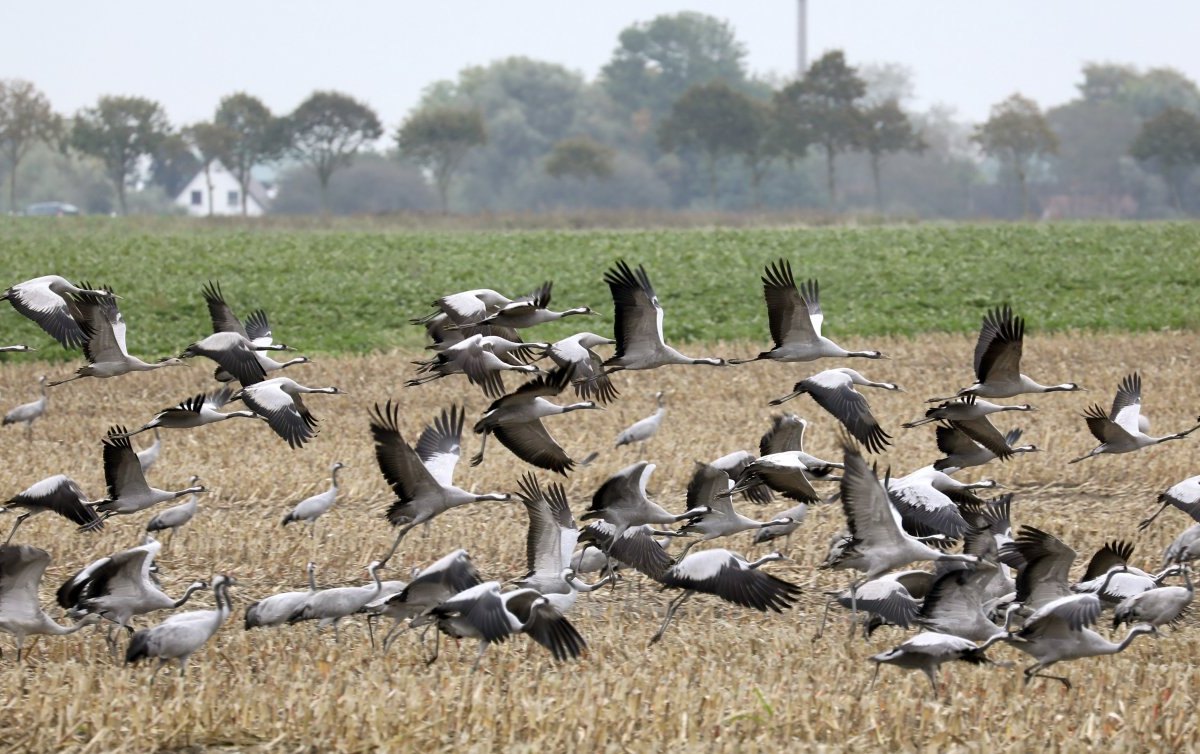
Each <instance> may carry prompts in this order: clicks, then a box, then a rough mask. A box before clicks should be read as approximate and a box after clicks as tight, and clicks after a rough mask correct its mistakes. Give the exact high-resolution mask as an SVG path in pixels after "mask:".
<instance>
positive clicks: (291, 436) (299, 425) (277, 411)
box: [230, 377, 342, 448]
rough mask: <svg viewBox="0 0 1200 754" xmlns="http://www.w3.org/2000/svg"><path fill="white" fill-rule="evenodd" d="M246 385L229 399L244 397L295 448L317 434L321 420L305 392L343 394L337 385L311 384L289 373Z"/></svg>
mask: <svg viewBox="0 0 1200 754" xmlns="http://www.w3.org/2000/svg"><path fill="white" fill-rule="evenodd" d="M242 384H243V386H244V387H242V389H241V390H239V391H237V392H236V393H234V394H233V396H232V397H231V398H230V400H233V401H236V400H241V401H242V402H243V403H245V404H246V405H247V406H249V407H250V409H251V410H252V411H253V412H254V413H256V414H258V415H259V416H261V417H263V418H265V419H266V420H267V424H268V425H270V427H271V429H272V430H273V431H274V432H275V434H277V435H279V436H280V437H282V438H283V439H284V440H286V441H287V444H288V445H289V446H290V447H292V448H299V447H302V446H303V445H304V444H305V443H306V442H308V441H309V440H311V439H312V438H313V437H315V436H316V434H317V426H318V424H319V422H318V420H317V417H315V416H313V415H312V412H310V411H309V410H308V406H306V405H304V399H303V398H302V396H304V395H307V394H309V393H325V394H327V395H341V394H342V391H341V390H339V389H338V388H337V387H308V386H306V385H301V384H300V383H299V382H296V381H295V380H293V379H291V378H290V377H275V378H273V379H270V380H263V381H262V382H258V383H255V384H252V385H246V384H245V383H242Z"/></svg>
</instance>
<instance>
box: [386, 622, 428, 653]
mask: <svg viewBox="0 0 1200 754" xmlns="http://www.w3.org/2000/svg"><path fill="white" fill-rule="evenodd" d="M403 623H404V619H403V618H398V619H397V620H396V621H395V622H393V623H392V627H391V628H389V629H388V632H387V634H385V635H384V637H383V651H384V654H386V653H387V651H388V649H389V648H390V647H391V646H392V642H393V641H395V640H396V637H397V636H399V635H400V634H402V633H403V632H404V631H407V630H408V629H409V628H411V627H412V626H411V625H409V626H406V627H405V628H404V629H401V628H400V626H401V624H403ZM421 638H422V639H424V638H425V635H424V634H421Z"/></svg>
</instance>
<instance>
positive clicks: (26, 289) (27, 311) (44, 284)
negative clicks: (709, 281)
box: [0, 275, 116, 348]
mask: <svg viewBox="0 0 1200 754" xmlns="http://www.w3.org/2000/svg"><path fill="white" fill-rule="evenodd" d="M84 295H91V296H95V297H97V298H116V296H115V295H114V294H113V292H112V291H111V290H109V289H108V288H106V287H100V288H92V287H91V285H90V284H89V283H82V285H79V286H77V285H75V284H74V283H72V282H71V281H70V280H67V279H66V278H64V277H61V276H59V275H43V276H42V277H37V278H33V279H32V280H26V281H24V282H22V283H17V284H16V285H14V286H12V287H10V288H8V289H7V290H6V291H4V293H0V301H7V302H8V303H10V304H12V307H13V308H14V309H16V310H17V313H18V314H20V315H22V316H23V317H26V318H28V319H31V320H33V321H34V322H36V323H37V325H38V327H41V328H42V329H43V330H45V331H46V333H47V334H49V335H50V337H52V338H54V339H55V340H57V341H58V342H59V343H61V344H62V345H63V346H64V347H66V348H78V347H79V346H81V345H83V342H84V338H85V336H84V328H83V327H82V326H81V325H82V324H83V323H82V321H81V320H82V319H83V315H82V314H81V312H80V309H79V306H78V305H77V303H76V301H75V297H76V296H84Z"/></svg>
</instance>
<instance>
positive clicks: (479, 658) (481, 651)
mask: <svg viewBox="0 0 1200 754" xmlns="http://www.w3.org/2000/svg"><path fill="white" fill-rule="evenodd" d="M487 648H488V643H487V642H486V641H484V640H483V639H480V640H479V654H477V655H475V664H474V665H472V666H471V672H472V673H474V672H475V671H476V670H479V663H481V662H483V654H484V652H487Z"/></svg>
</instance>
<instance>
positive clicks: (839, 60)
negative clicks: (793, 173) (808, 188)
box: [775, 50, 867, 204]
mask: <svg viewBox="0 0 1200 754" xmlns="http://www.w3.org/2000/svg"><path fill="white" fill-rule="evenodd" d="M866 91H867V87H866V84H865V83H864V82H863V80H862V78H860V77H859V75H858V72H857V71H856V70H855V69H854V68H852V67H851V66H849V65H847V64H846V57H845V55H844V54H843V53H842V51H841V50H833V51H831V52H827V53H825V55H823V56H821V58H820V59H818V60H816V61H815V62H814V63H813V64H812V65H811V66H810V67H809V69H808V71H807V73H805V74H804V78H802V79H800V80H799V81H797V82H795V83H793V84H790V85H788V86H787V87H785V88H784V89H783V91H781V92H779V94H778V95H777V96H776V100H775V102H776V108H777V110H778V112H779V118H780V123H781V128H782V135H783V143H784V145H785V148H787V149H788V150H789V152H791V154H792V155H793V156H796V157H799V156H802V155H803V154H804V152H805V151H806V149H807V147H808V146H809V145H813V144H815V145H818V146H820V147H821V149H822V151H823V152H824V153H825V185H826V189H827V190H828V192H829V202H830V204H837V174H836V171H835V166H834V160H835V159H836V158H837V156H838V154H839V153H841V152H845V151H847V150H850V149H854V148H856V147H858V146H859V144H860V142H861V131H862V111H861V110H860V108H859V106H858V100H860V99H861V98H862V97H863V96H864V95H865V94H866Z"/></svg>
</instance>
